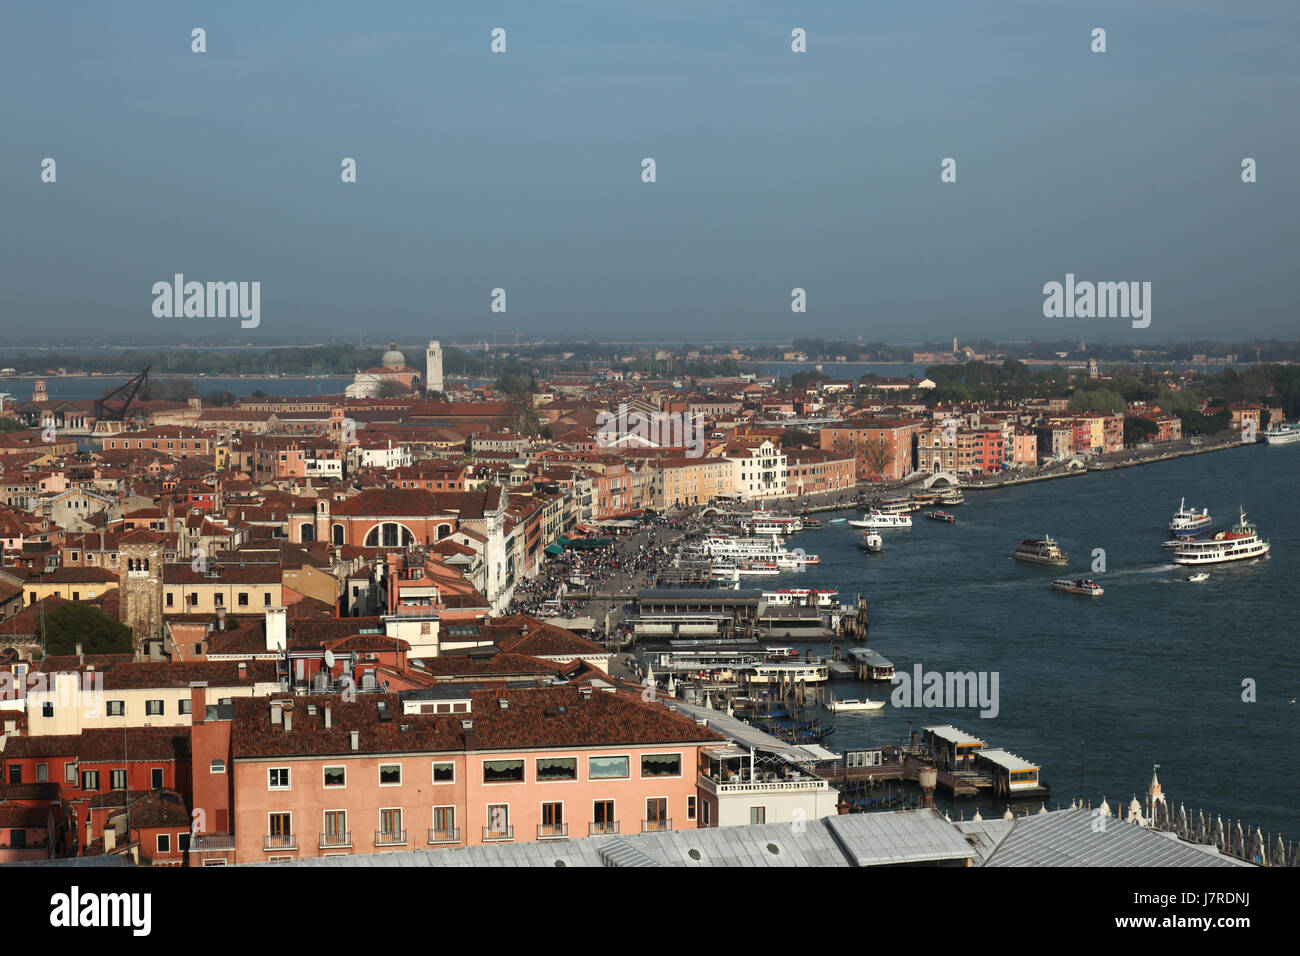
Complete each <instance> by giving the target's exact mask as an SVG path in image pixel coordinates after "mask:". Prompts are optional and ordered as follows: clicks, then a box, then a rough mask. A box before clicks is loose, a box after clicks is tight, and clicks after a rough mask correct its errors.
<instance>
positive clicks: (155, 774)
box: [149, 767, 163, 790]
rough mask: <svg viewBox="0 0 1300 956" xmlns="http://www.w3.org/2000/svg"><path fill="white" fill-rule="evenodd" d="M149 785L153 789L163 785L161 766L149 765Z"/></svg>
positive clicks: (159, 788)
mask: <svg viewBox="0 0 1300 956" xmlns="http://www.w3.org/2000/svg"><path fill="white" fill-rule="evenodd" d="M149 787H150V788H151V789H153V790H161V789H162V787H163V768H162V767H151V768H150V769H149Z"/></svg>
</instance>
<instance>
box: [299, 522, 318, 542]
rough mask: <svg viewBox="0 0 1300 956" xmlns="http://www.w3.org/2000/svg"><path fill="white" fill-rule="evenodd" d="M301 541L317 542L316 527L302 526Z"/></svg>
mask: <svg viewBox="0 0 1300 956" xmlns="http://www.w3.org/2000/svg"><path fill="white" fill-rule="evenodd" d="M301 540H302V541H315V540H316V527H315V525H311V524H305V525H303V526H302V535H301Z"/></svg>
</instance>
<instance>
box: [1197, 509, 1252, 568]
mask: <svg viewBox="0 0 1300 956" xmlns="http://www.w3.org/2000/svg"><path fill="white" fill-rule="evenodd" d="M1269 547H1270V546H1269V543H1268V542H1267V541H1261V540H1260V538H1259V529H1257V528H1256V527H1255V526H1254V525H1253V524H1250V523H1249V522H1248V521H1247V520H1246V512H1245V511H1244V510H1242V511H1241V519H1240V520H1239V521H1238V522H1237V523H1236V524H1235V525H1233V526H1232V529H1231V530H1230V531H1220V532H1219V533H1218V534H1216V535H1215V536H1214V537H1213V538H1208V539H1206V540H1205V541H1188V542H1187V543H1185V544H1184V545H1182V547H1180V548H1178V549H1177V550H1175V551H1174V564H1223V563H1224V562H1227V561H1246V560H1249V559H1250V558H1262V557H1263V556H1264V555H1266V554H1268V551H1269Z"/></svg>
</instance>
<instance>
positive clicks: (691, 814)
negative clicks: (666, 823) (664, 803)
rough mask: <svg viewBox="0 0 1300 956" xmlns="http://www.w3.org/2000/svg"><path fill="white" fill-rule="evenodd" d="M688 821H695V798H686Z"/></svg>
mask: <svg viewBox="0 0 1300 956" xmlns="http://www.w3.org/2000/svg"><path fill="white" fill-rule="evenodd" d="M686 819H687V820H694V819H695V798H694V797H687V798H686Z"/></svg>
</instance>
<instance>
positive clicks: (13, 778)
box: [9, 765, 23, 783]
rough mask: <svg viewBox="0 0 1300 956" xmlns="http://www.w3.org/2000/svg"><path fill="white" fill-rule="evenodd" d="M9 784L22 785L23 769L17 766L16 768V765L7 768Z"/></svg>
mask: <svg viewBox="0 0 1300 956" xmlns="http://www.w3.org/2000/svg"><path fill="white" fill-rule="evenodd" d="M9 782H10V783H22V782H23V768H22V767H19V766H16V765H15V766H11V767H10V768H9Z"/></svg>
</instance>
